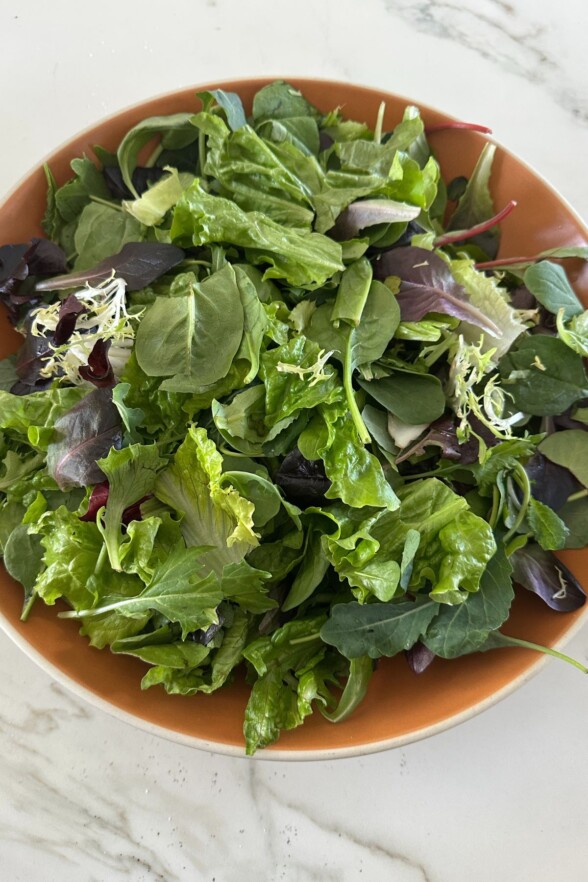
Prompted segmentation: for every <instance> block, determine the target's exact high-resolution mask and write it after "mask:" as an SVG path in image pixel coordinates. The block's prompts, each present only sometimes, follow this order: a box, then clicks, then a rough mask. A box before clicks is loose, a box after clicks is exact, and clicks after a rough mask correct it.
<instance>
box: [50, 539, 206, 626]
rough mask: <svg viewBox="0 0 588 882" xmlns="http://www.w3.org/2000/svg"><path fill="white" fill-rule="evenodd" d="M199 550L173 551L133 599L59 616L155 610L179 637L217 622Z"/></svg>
mask: <svg viewBox="0 0 588 882" xmlns="http://www.w3.org/2000/svg"><path fill="white" fill-rule="evenodd" d="M204 550H205V549H203V548H185V547H183V546H180V547H178V548H176V549H175V550H174V551H173V552H172V553H171V554H170V555H169V557H167V558H166V559H165V560H164V561H163V562H162V563H161V564H159V565H158V566H157V567H156V568H155V570H154V572H153V576H152V578H151V581H150V582H149V584H148V585H147V586H146V587H145V588H144V589H143V590H142V591H141V592H140V594H137V595H136V596H135V597H118V596H116V595H114V596H109V597H104V598H103V599H102V603H101V604H100V606H97V607H93V608H91V609H84V610H77V611H76V612H74V613H63V614H62V615H63V616H64V617H67V618H73V617H76V618H80V617H83V618H84V619H89V618H91V617H94V616H98V615H102V614H103V613H106V612H111V611H116V612H119V613H122V615H123V616H130V617H131V618H135V617H137V616H139V617H143V616H144V614H145V613H146V612H151V611H155V612H158V613H160V614H161V615H163V616H165V617H166V618H167V619H169V621H171V622H177V623H178V624H179V625H180V626H181V628H182V638H183V639H185V638H186V636H187V635H188V634H189V633H190V632H191V631H195V630H197V629H199V628H207V627H208V626H209V625H211V624H214V623H216V622H217V621H218V615H217V612H216V609H217V607H218V605H219V603H220V602H221V600H222V599H223V597H222V591H221V589H220V584H219V581H218V579H217V577H216V576H215V574H214V573H212V572H209V573H208V575H207V576H203V575H202V566H201V564H202V561H201V557H202V554H203V551H204Z"/></svg>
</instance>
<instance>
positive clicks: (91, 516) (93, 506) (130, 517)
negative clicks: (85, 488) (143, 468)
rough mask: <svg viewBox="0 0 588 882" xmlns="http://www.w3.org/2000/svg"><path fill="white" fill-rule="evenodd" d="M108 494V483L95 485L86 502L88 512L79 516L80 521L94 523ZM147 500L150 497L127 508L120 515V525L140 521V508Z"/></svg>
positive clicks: (103, 482)
mask: <svg viewBox="0 0 588 882" xmlns="http://www.w3.org/2000/svg"><path fill="white" fill-rule="evenodd" d="M108 493H109V486H108V481H100V483H99V484H95V485H94V487H93V489H92V492H91V494H90V498H89V500H88V510H87V511H86V513H85V514H83V515H80V521H95V520H96V516H97V514H98V512H99V511H100V509H101V508H102V507H103V506H105V505H106V503H107V502H108ZM148 499H151V496H143V498H142V499H139V500H138V501H137V502H134V503H133V504H132V505H129V506H127V508H125V510H124V511H123V514H122V519H121V520H122V523H123V524H125V525H127V524H130V523H131V521H140V520H141V518H142V514H141V506H142V504H143V503H144V502H146V501H147V500H148Z"/></svg>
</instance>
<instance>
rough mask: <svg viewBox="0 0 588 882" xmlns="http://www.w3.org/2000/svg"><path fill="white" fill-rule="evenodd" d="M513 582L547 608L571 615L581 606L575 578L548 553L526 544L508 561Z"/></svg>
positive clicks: (579, 589)
mask: <svg viewBox="0 0 588 882" xmlns="http://www.w3.org/2000/svg"><path fill="white" fill-rule="evenodd" d="M511 561H512V565H513V579H514V580H515V582H517V583H518V584H519V585H522V586H523V588H526V589H527V590H528V591H532V592H533V593H534V594H537V595H538V596H539V597H540V598H541V599H542V600H543V601H544V602H545V603H546V604H547V606H549V607H550V608H551V609H554V610H557V612H571V611H572V610H575V609H579V608H580V607H581V606H584V603H585V602H586V595H585V594H584V591H583V589H582V587H581V586H580V583H579V582H578V580H577V579H576V577H575V576H574V575H573V574H572V573H571V572H570V571H569V570H568V568H567V567H566V566H564V564H563V563H562V562H561V561H560V560H558V559H557V558H556V557H555V556H554V555H553V554H552V553H551V552H550V551H544V550H543V549H542V548H540V546H539V545H536V544H535V543H529V544H527V545H525V547H524V548H519V549H518V550H517V551H515V552H514V554H513V555H512V558H511Z"/></svg>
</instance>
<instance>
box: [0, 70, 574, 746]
mask: <svg viewBox="0 0 588 882" xmlns="http://www.w3.org/2000/svg"><path fill="white" fill-rule="evenodd" d="M266 82H268V80H265V79H255V80H240V81H234V82H233V81H231V82H223V83H215V84H214V85H210V86H201V87H200V89H208V88H210V89H212V88H219V87H220V88H223V89H225V90H228V91H236V92H238V93H239V94H240V95H241V97H242V99H243V101H244V103H245V105H246V106H247V105H249V107H250V105H251V100H252V97H253V95H254V93H255V92H256V91H257V90H258V89H260V88H261V87H262V86H263V85H264V84H265V83H266ZM292 82H293V84H294V85H295V86H297V87H298V88H300V89H301V90H302V91H303V92H304V94H305V95H306V97H307V98H308V99H309V100H310V101H311V102H313V103H314V104H316V105H317V106H318V107H319V108H321V109H322V110H324V111H327V110H329V109H331V108H333V107H335V106H337V105H341V106H342V107H343V109H344V113H345V114H346V115H347V116H348V117H351V118H353V119H358V120H365V121H366V122H368V123H370V124H372V125H373V124H374V121H375V119H376V113H377V111H378V107H379V105H380V102H381V101H383V100H384V101H385V102H386V127H388V128H390V127H392V126H393V125H394V124H395V123H396V122H397V121H399V120H400V118H401V116H402V111H403V109H404V107H405V106H406V105H407V104H410V103H412V102H411V101H410V100H408V99H405V98H402V97H398V96H396V95H391V94H388V93H384V92H380V91H379V90H377V89H369V88H365V87H361V86H352V85H349V84H344V83H337V82H330V81H317V80H304V79H302V80H301V79H297V78H295V79H293V80H292ZM195 91H196V89H195V88H190V89H184V90H182V91H180V92H175V93H172V94H171V95H164V96H162V97H160V98H154V99H152V100H150V101H146V102H145V103H143V104H139V105H137V106H135V107H132V108H130V109H128V110H124V111H122V112H121V113H118V114H116V115H115V116H112V117H110V118H109V119H106V120H104V121H103V122H100V123H98V124H97V125H96V126H94V127H92V128H91V129H88V130H87V131H85V132H83V133H82V134H79V135H77V136H76V137H75V138H73V139H72V140H71V141H69V142H68V143H67V144H65V145H64V146H63V147H61V148H60V149H59V150H57V151H56V152H55V153H53V154H52V155H51V156H50V157H48V160H47V161H48V162H49V164H50V166H51V168H52V170H53V173H54V175H55V177H56V179H57V181H58V182H59V183H61V182H63V181H65V180H66V179H67V178H68V177H69V176H70V169H69V162H70V160H71V159H72V158H73V157H75V156H79V155H80V154H82V153H84V152H87V151H89V150H91V148H92V145H93V144H100V145H102V146H103V147H105V148H109V149H112V150H114V149H115V148H116V146H117V145H118V143H119V141H120V140H121V138H122V137H123V135H124V134H125V133H126V131H127V130H128V129H130V128H131V127H132V126H133V125H135V124H136V123H137V122H139V121H140V120H141V119H143V118H144V117H147V116H155V115H159V114H170V113H176V112H178V111H182V110H188V109H192V108H193V109H194V110H196V109H197V101H196V99H195V97H194V93H195ZM421 110H422V113H423V117H424V119H425V122H426V123H428V124H434V123H440V122H443V121H444V120H447V117H446V116H445V115H444V114H442V113H439V112H438V111H436V110H432V109H430V108H427V107H422V106H421ZM484 140H485V139H484V138H483V137H482V136H480V135H477V134H475V133H472V132H468V131H465V132H464V131H449V130H446V131H443V132H438V133H436V134H434V135H432V136H431V143H432V145H433V148H434V150H435V153H436V155H437V157H438V158H439V161H440V164H441V168H442V170H443V174H444V177H445V179H446V180H450V179H451V178H453V177H454V176H456V175H461V174H465V175H468V174H469V173H470V172H471V170H472V168H473V166H474V163H475V160H476V158H477V156H478V154H479V151H480V149H481V147H482V145H483V143H484ZM493 191H494V197H495V202H496V205H497V206H502V205H505V204H506V203H507V202H508V201H509V200H510V199H516V200H517V202H518V208H517V210H516V212H514V213H513V214H512V215H511V216H510V217H509V218H508V219H507V220H506V221H505V222H504V224H503V228H502V229H503V235H502V245H501V253H500V256H501V257H506V256H516V255H532V254H535V253H537V252H539V251H542V250H544V249H546V248H550V247H554V246H557V245H564V244H572V243H573V244H588V230H587V229H586V227H585V226H584V225H583V224H582V222H581V221H580V219H579V218H578V217H577V216H576V215H575V214H574V212H573V210H572V209H571V208H570V207H569V206H568V205H567V204H566V203H565V201H564V200H563V199H562V198H561V197H560V196H558V194H557V193H556V192H554V190H553V189H552V188H551V187H550V186H549V185H548V184H546V183H545V182H544V181H543V180H541V178H540V177H539V176H538V175H537V174H535V173H534V172H533V171H532V170H531V169H530V168H529V167H528V166H527V165H525V163H524V162H522V161H521V160H520V159H517V158H516V157H515V156H513V155H512V154H510V153H509V152H508V151H507V150H504V149H503V148H499V150H498V151H497V156H496V161H495V167H494V172H493ZM44 206H45V178H44V174H43V171H42V168H41V166H39V167H38V168H36V169H35V170H34V171H33V172H31V174H29V175H28V176H27V177H26V178H25V179H24V180H23V181H22V182H21V183H20V184H19V185H18V186H17V187H16V189H15V190H14V191H13V192H12V194H11V195H10V196H9V197H8V198H7V200H6V201H5V202H4V204H3V205H2V207H1V208H0V243H2V244H3V243H9V242H21V241H26V240H28V239H29V238H30V237H31V236H35V235H40V234H41V228H40V226H39V223H40V219H41V217H42V215H43V211H44ZM566 267H567V269H568V270H569V273H570V278H571V281H572V283H573V284H574V287H575V289H576V291H577V293H578V294H579V296H580V297H581V298H582V299H583V301H584V302H585V303H586V304H588V270H587V269H586V268H585V267H584V266H582V265H581V264H580V262H579V261H578V262H574V261H567V263H566ZM18 343H19V336H18V335H17V334H16V333H15V332H14V330H13V329H12V328H11V327H10V325H9V324H8V321H7V319H6V316H5V315H4V313H2V315H0V356H1V357H4V356H6V355H8V354H9V353H11V352H13V351H14V350H15V349H16V348H17V346H18ZM562 558H563V559H564V560H565V563H566V564H567V566H568V567H569V568H570V569H571V570H572V572H574V573H575V575H576V576H577V577H579V578H582V577H583V576H584V575H585V574H586V572H587V570H588V551H586V550H585V551H579V552H568V553H565V554H564V555H562ZM21 600H22V589H21V588H20V586H19V585H17V584H16V583H15V582H13V581H12V580H11V579H10V578H9V577H8V575H7V574H6V572H5V571H4V569H3V568H2V567H1V566H0V622H1V624H2V626H3V627H4V629H5V631H6V632H7V633H8V634H9V636H10V637H12V638H13V639H14V641H15V642H16V643H17V644H18V645H19V646H20V647H21V648H22V649H23V650H24V651H25V652H26V653H27V655H29V656H30V657H31V658H32V659H34V660H35V661H36V662H37V663H38V664H39V665H40V666H41V667H42V668H43V669H44V670H46V671H48V672H49V673H50V674H51V675H52V676H54V677H55V678H56V679H57V680H58V681H59V682H61V683H62V684H63V685H65V686H66V687H68V688H69V689H71V690H72V691H73V692H75V693H77V694H78V695H80V696H82V697H83V698H85V699H86V700H88V701H90V702H91V703H92V704H94V705H97V706H98V707H100V708H102V709H103V710H105V711H107V712H109V713H111V714H113V715H114V716H116V717H119V718H121V719H124V720H126V721H127V722H130V723H132V724H133V725H136V726H138V727H140V728H141V729H144V730H146V731H149V732H152V733H155V734H158V735H162V736H164V737H166V738H170V739H172V740H175V741H179V742H182V743H184V744H188V745H191V746H193V747H198V748H202V749H206V750H212V751H215V752H218V753H223V754H231V755H235V756H242V755H244V749H243V737H242V720H243V710H244V707H245V704H246V700H247V695H248V690H247V687H246V685H245V684H244V683H243V682H239V683H235V684H234V685H232V686H230V687H229V688H227V689H223V690H221V691H220V692H218V693H216V694H214V695H211V696H196V697H194V698H187V697H182V696H168V695H166V694H165V693H164V691H163V690H162V689H158V688H153V689H150V690H148V691H147V692H141V690H140V688H139V683H140V680H141V676H142V673H143V672H144V665H143V664H142V663H141V662H140V661H138V660H136V659H132V658H130V657H124V656H115V655H112V654H110V653H109V652H108V650H103V651H100V650H97V649H93V648H92V647H90V646H89V644H88V642H87V640H86V639H85V638H82V637H80V636H79V635H78V625H76V623H75V622H73V621H71V620H69V621H68V620H64V619H59V618H57V615H56V613H57V611H58V606H55V607H44V606H43V605H42V604H40V603H39V604H38V605H37V606H35V607H34V610H33V613H32V615H31V616H30V618H29V621H28V622H27V623H26V624H23V623H22V622H20V620H19V614H20V608H21ZM585 618H586V615H585V612H584V611H582V610H580V611H578V612H576V613H568V614H558V613H555V612H552V611H550V610H549V609H548V608H547V607H546V606H544V604H543V603H542V602H541V601H540V600H539V599H538V598H536V597H534V596H532V595H530V594H528V593H527V592H523V591H521V592H520V596H518V597H517V599H516V602H515V604H514V608H513V611H512V615H511V618H510V619H509V621H508V623H507V626H506V627H505V631H506V632H507V633H511V634H512V635H513V636H517V637H521V638H525V639H527V640H532V641H534V642H538V643H545V644H548V645H550V646H555V647H559V646H561V645H562V643H564V642H565V641H566V640H567V639H569V637H570V636H571V634H572V633H573V632H575V631H576V630H577V629H578V628H579V627H580V625H581V623H582V621H583V620H584V619H585ZM543 661H544V658H543V657H542V656H539V655H537V654H535V653H533V652H528V651H525V650H522V649H503V650H498V651H495V652H489V653H486V654H480V655H472V656H469V657H466V658H462V659H459V660H456V661H442V660H436V661H435V663H434V664H433V665H432V667H431V668H429V670H428V671H427V672H426V673H425V674H423V675H421V676H415V675H414V674H413V673H412V672H411V671H410V670H409V668H408V666H407V664H406V662H405V660H404V659H403V658H401V657H398V658H395V659H388V660H383V661H382V662H381V663H380V665H379V667H378V670H377V672H376V674H375V675H374V677H373V679H372V682H371V685H370V689H369V695H368V697H367V698H366V699H365V701H364V702H363V704H362V705H361V706H360V708H359V709H358V710H357V711H356V712H355V713H354V714H353V716H352V717H351V718H350V719H349V720H347V721H345V722H343V723H340V724H337V725H333V724H332V723H329V722H327V721H326V720H324V719H323V718H322V717H321V715H320V714H319V713H318V712H317V713H316V714H315V715H314V716H313V717H312V718H310V719H309V720H308V721H307V722H306V723H305V724H304V725H303V726H302V727H300V728H299V729H296V730H294V731H292V732H287V733H284V734H283V735H282V737H281V739H280V741H279V742H278V744H277V745H275V746H274V747H271V748H268V749H266V750H265V751H259V752H258V754H257V758H259V759H327V758H334V757H343V756H352V755H360V754H366V753H370V752H375V751H378V750H385V749H387V748H390V747H397V746H400V745H403V744H406V743H408V742H411V741H416V740H418V739H420V738H424V737H426V736H428V735H433V734H435V733H437V732H439V731H441V730H443V729H447V728H449V727H451V726H454V725H456V724H457V723H459V722H461V721H463V720H465V719H467V718H469V717H471V716H473V715H474V714H476V713H478V712H480V711H481V710H484V709H485V708H487V707H489V706H490V705H492V704H494V703H495V702H497V701H498V700H499V699H501V698H503V697H505V696H506V695H508V694H509V693H510V692H512V691H513V690H514V689H516V688H517V687H518V686H520V685H521V684H522V683H523V682H524V681H525V680H526V679H528V678H529V677H530V676H531V675H532V674H534V673H535V672H536V671H537V670H538V668H539V667H540V665H541V664H542V663H543Z"/></svg>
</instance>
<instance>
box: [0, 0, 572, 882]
mask: <svg viewBox="0 0 588 882" xmlns="http://www.w3.org/2000/svg"><path fill="white" fill-rule="evenodd" d="M586 17H587V13H586V11H585V5H584V0H565V2H564V3H560V4H551V3H548V2H546V0H534V2H531V0H512V2H506V0H461V2H460V3H455V2H431V0H429V2H427V0H416V2H413V0H353V2H351V0H297V2H295V3H294V2H286V0H273V2H269V0H267V2H263V0H241V2H239V0H175V2H174V3H173V4H168V5H166V4H149V3H146V2H142V3H140V2H138V0H127V2H124V3H123V2H120V0H119V2H116V3H115V2H113V0H102V2H101V3H99V4H81V3H80V4H74V3H73V2H67V0H52V2H51V3H46V2H41V0H29V2H27V3H16V2H10V0H0V36H1V44H2V51H1V52H0V94H1V95H2V102H1V114H2V140H1V148H0V157H1V161H0V194H1V193H4V192H5V191H7V190H8V189H9V188H10V187H11V186H12V185H13V184H14V183H15V181H16V180H17V179H18V178H19V177H20V176H21V175H22V174H24V173H25V172H26V171H27V169H28V168H29V167H30V166H31V165H33V164H34V163H36V161H37V160H38V159H39V158H40V157H41V156H43V155H44V154H46V153H48V152H50V151H51V150H52V149H53V148H54V147H55V146H57V145H58V144H59V143H60V142H61V141H62V140H64V139H65V138H66V137H68V136H70V135H71V134H73V133H74V132H75V131H77V130H79V129H81V128H83V127H85V126H86V125H89V124H90V123H92V122H93V121H95V120H96V119H98V118H99V117H101V116H104V115H106V114H108V113H111V112H113V111H115V110H118V109H120V108H121V107H124V106H125V105H128V104H131V103H134V102H136V101H139V100H141V99H143V98H145V97H148V96H150V95H152V94H157V93H161V92H165V91H168V90H171V89H175V88H178V87H180V86H184V85H189V84H192V83H194V84H195V83H202V82H207V81H212V80H214V79H215V78H223V77H229V76H247V75H252V74H267V75H288V74H290V75H293V74H298V75H308V76H313V75H314V76H323V77H332V78H338V79H342V80H347V81H355V82H360V83H365V84H367V85H375V86H380V87H382V88H384V89H389V90H391V91H396V92H399V93H401V94H405V95H407V96H410V97H411V98H413V99H414V100H415V101H417V102H418V101H422V102H424V103H429V104H433V105H436V106H438V107H439V108H441V109H443V110H445V111H447V112H449V113H452V114H454V115H455V116H458V117H461V118H467V119H471V120H475V121H478V122H483V123H486V124H488V125H490V126H491V127H492V128H493V129H494V133H495V136H496V137H497V139H498V140H499V141H501V142H502V143H504V144H506V145H508V146H509V147H510V148H511V149H513V150H514V151H515V152H517V153H519V154H520V155H521V156H523V157H524V158H525V159H526V160H527V161H528V162H530V163H531V164H532V165H534V166H535V167H536V168H537V170H538V171H540V172H541V173H542V174H544V175H545V176H546V177H547V178H548V179H549V180H551V182H552V183H553V184H554V185H555V186H556V187H557V188H558V189H559V190H560V191H561V192H562V193H563V194H564V195H565V196H566V197H567V198H568V199H569V200H570V201H571V202H572V203H573V204H574V205H575V207H576V208H577V209H578V211H579V212H580V213H582V214H583V215H584V217H586V216H588V176H587V175H586V172H585V168H586V157H587V156H588V89H587V87H588V69H587V68H586V64H585V52H586V50H585V46H586V42H585V25H586ZM569 650H570V652H571V653H572V654H575V655H576V657H577V658H580V659H582V660H584V661H585V662H586V661H587V660H588V628H586V627H585V628H584V629H583V631H581V632H580V634H579V635H577V636H576V637H575V639H574V640H573V641H572V643H571V644H570V647H569ZM0 664H1V666H2V672H3V673H2V677H0V794H1V796H0V878H1V879H3V880H6V882H29V880H35V882H123V880H132V882H176V880H179V882H188V880H189V882H200V880H202V882H213V880H214V882H277V880H287V882H314V880H321V882H331V880H333V882H335V880H337V882H357V880H366V882H471V880H476V882H495V880H505V882H510V880H517V882H519V880H522V882H527V880H528V882H552V880H558V882H585V880H586V879H587V878H588V869H587V867H588V839H587V838H586V833H585V828H586V822H585V811H586V793H587V792H588V766H587V763H586V741H587V736H588V692H587V689H586V681H585V680H583V679H582V677H581V675H580V674H579V673H578V672H577V671H575V670H573V669H571V668H567V667H566V666H564V665H558V664H557V663H550V664H548V665H547V666H545V667H544V668H543V669H542V671H541V673H540V674H539V675H538V676H537V677H536V678H535V679H534V680H533V681H532V682H531V683H529V684H528V685H526V686H525V687H524V688H523V689H521V690H519V691H518V692H517V693H516V694H515V695H513V696H511V697H510V698H508V699H507V700H505V701H504V702H502V703H501V704H499V705H497V706H496V707H494V708H492V709H491V710H489V711H487V712H486V713H484V714H483V715H481V716H479V717H476V718H475V719H473V720H470V721H469V722H468V723H465V724H463V725H461V726H460V727H459V728H457V729H454V730H451V731H449V732H445V733H444V734H442V735H439V736H436V737H435V738H434V739H431V740H429V741H424V742H421V743H418V744H414V745H410V746H409V747H406V748H404V749H402V750H399V751H390V752H388V753H384V754H378V755H374V756H370V757H366V758H360V759H353V760H340V761H338V762H334V763H333V762H322V763H296V764H286V763H271V762H270V763H256V762H249V761H244V760H237V759H230V758H227V757H217V756H213V755H210V754H205V753H199V752H197V751H194V750H191V749H189V748H186V747H182V746H179V745H176V744H172V743H170V742H166V741H163V740H160V739H158V738H154V737H151V736H149V735H147V734H145V733H143V732H140V731H137V730H135V729H133V728H132V727H130V726H128V725H126V724H124V723H120V722H118V721H116V720H114V719H112V718H111V717H109V716H107V715H106V714H104V713H102V712H100V711H97V710H94V709H93V708H92V707H90V706H89V705H87V704H85V703H84V702H83V701H80V700H79V699H77V698H74V697H72V696H71V695H70V694H68V693H67V692H65V691H64V690H63V689H62V688H61V687H60V686H58V685H56V684H55V683H53V682H52V681H51V680H50V678H49V677H48V676H47V675H45V674H44V673H43V672H42V671H41V670H39V669H38V668H37V667H36V666H35V665H33V663H32V662H30V661H29V660H28V659H27V658H26V657H25V656H24V655H23V654H22V653H21V652H20V651H19V650H18V649H16V647H14V646H13V645H12V644H11V643H10V641H9V640H8V639H7V638H6V637H5V636H4V635H0Z"/></svg>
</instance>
